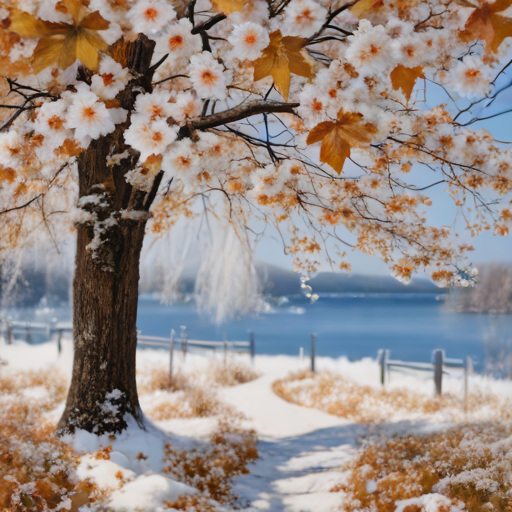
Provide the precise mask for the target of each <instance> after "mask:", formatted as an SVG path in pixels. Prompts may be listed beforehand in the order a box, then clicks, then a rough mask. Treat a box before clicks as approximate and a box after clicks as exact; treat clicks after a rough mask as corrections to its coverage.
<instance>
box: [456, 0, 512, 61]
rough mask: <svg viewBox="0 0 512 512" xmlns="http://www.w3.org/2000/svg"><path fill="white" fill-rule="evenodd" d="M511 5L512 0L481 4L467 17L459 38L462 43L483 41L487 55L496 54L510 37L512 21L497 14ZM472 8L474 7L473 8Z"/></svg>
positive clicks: (497, 0)
mask: <svg viewBox="0 0 512 512" xmlns="http://www.w3.org/2000/svg"><path fill="white" fill-rule="evenodd" d="M511 5H512V0H496V2H494V3H489V2H483V3H481V4H480V5H479V6H478V7H475V10H474V11H473V12H472V13H471V15H470V16H469V18H468V20H467V22H466V25H465V26H464V30H462V31H461V32H460V37H461V38H462V39H463V40H464V41H472V40H474V39H481V40H482V41H485V50H486V52H487V53H490V52H494V53H495V52H497V51H498V48H499V46H500V44H501V43H502V42H503V40H504V39H505V38H507V37H512V19H510V18H507V17H506V16H502V15H501V14H498V13H499V12H502V11H505V10H506V9H508V8H509V7H510V6H511ZM473 7H474V6H473Z"/></svg>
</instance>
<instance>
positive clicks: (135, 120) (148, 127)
mask: <svg viewBox="0 0 512 512" xmlns="http://www.w3.org/2000/svg"><path fill="white" fill-rule="evenodd" d="M177 131H178V130H177V127H171V126H169V125H168V124H167V122H166V121H165V120H164V119H157V120H156V121H151V120H148V118H147V117H146V116H143V115H140V114H135V115H133V116H132V124H131V125H130V128H128V130H126V131H125V132H124V140H125V141H126V144H128V145H129V146H131V147H132V148H133V149H136V150H137V151H139V152H140V160H141V161H145V160H147V158H148V157H150V156H151V155H162V154H163V153H164V152H165V150H166V149H167V146H169V144H171V143H172V142H174V141H175V140H176V137H177Z"/></svg>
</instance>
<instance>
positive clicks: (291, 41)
mask: <svg viewBox="0 0 512 512" xmlns="http://www.w3.org/2000/svg"><path fill="white" fill-rule="evenodd" d="M306 43H307V40H306V39H304V38H302V37H293V36H286V37H283V36H282V34H281V31H280V30H276V31H275V32H272V34H270V44H269V45H268V46H267V47H266V48H265V49H264V50H263V55H262V56H261V57H260V58H259V59H257V60H256V61H254V81H255V82H257V81H258V80H261V79H262V78H265V77H267V76H271V77H272V78H273V79H274V85H275V88H276V89H277V91H278V92H279V93H280V94H281V96H282V97H283V98H284V99H285V100H287V101H288V93H289V92H290V81H291V74H292V73H293V74H294V75H299V76H303V77H305V78H311V76H312V68H311V64H309V62H307V61H306V59H305V58H304V55H302V53H301V52H302V49H303V48H304V47H305V46H306Z"/></svg>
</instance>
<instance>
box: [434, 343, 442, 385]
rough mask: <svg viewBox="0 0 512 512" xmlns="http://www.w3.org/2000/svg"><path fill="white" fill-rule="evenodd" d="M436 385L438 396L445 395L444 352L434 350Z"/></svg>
mask: <svg viewBox="0 0 512 512" xmlns="http://www.w3.org/2000/svg"><path fill="white" fill-rule="evenodd" d="M434 383H435V385H436V395H441V394H442V393H443V351H442V350H440V349H437V350H434Z"/></svg>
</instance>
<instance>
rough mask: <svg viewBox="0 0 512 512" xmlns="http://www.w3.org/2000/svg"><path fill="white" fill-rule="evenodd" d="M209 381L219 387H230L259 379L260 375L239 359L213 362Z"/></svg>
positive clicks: (208, 376)
mask: <svg viewBox="0 0 512 512" xmlns="http://www.w3.org/2000/svg"><path fill="white" fill-rule="evenodd" d="M206 374H207V380H208V382H211V383H212V384H216V385H217V386H223V387H230V386H237V385H238V384H245V383H246V382H251V381H252V380H254V379H257V378H258V377H259V376H260V374H259V372H257V371H256V370H255V369H254V368H253V367H252V366H251V365H249V364H247V363H246V362H245V361H242V360H240V359H239V358H235V357H233V358H226V359H225V360H223V361H220V360H217V359H215V360H213V361H212V362H211V363H210V365H209V366H208V369H207V372H206Z"/></svg>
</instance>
